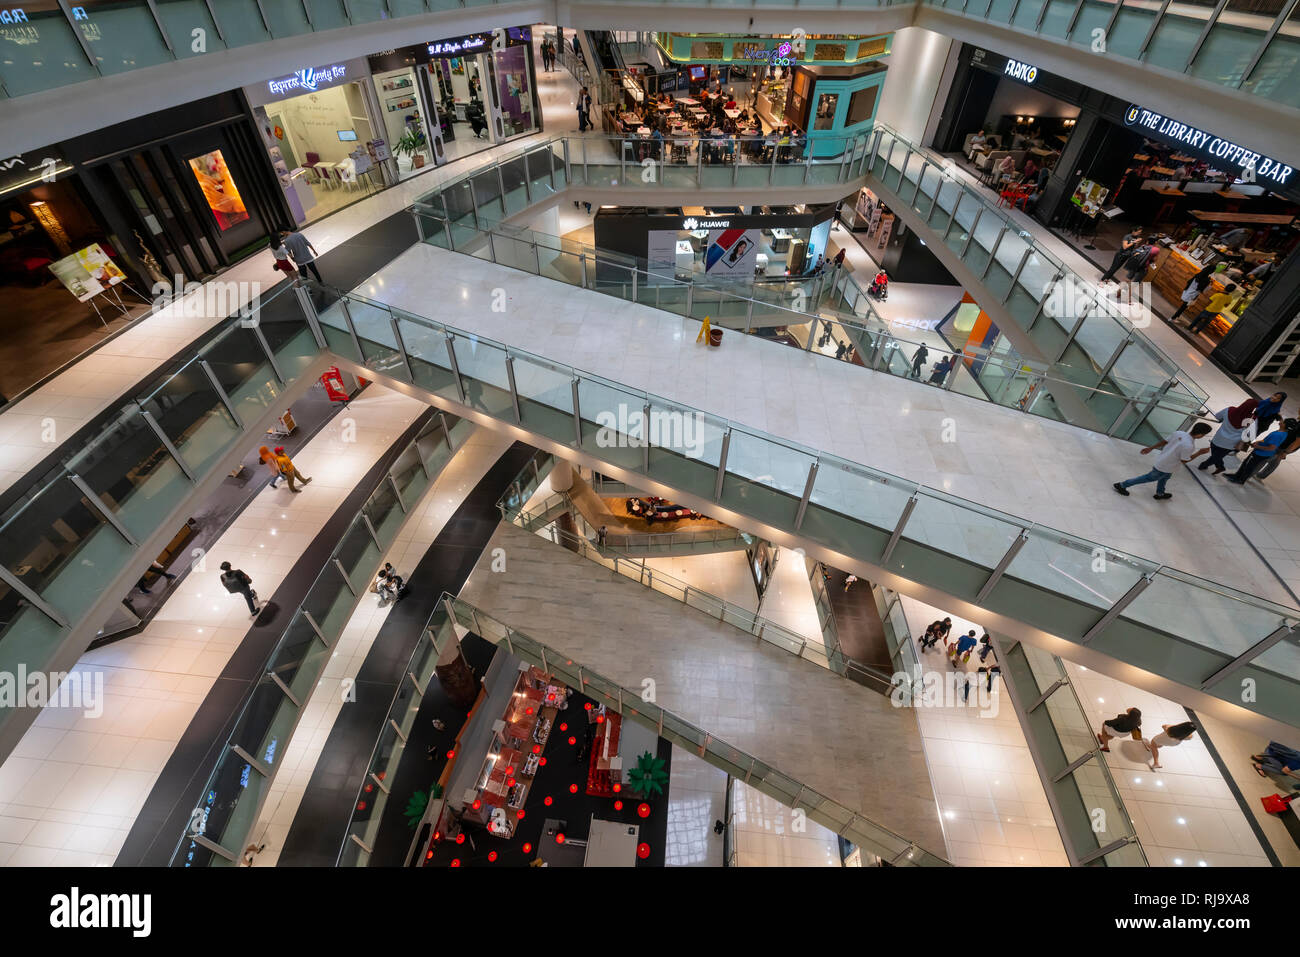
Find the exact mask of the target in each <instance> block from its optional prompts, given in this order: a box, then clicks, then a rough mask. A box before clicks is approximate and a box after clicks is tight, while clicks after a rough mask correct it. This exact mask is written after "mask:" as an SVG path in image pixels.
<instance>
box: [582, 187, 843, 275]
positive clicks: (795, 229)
mask: <svg viewBox="0 0 1300 957" xmlns="http://www.w3.org/2000/svg"><path fill="white" fill-rule="evenodd" d="M834 213H835V207H834V206H833V205H824V206H770V207H769V206H761V207H734V206H733V207H720V208H706V207H703V206H685V207H680V208H673V209H648V208H646V207H614V206H606V207H602V208H601V209H599V210H598V211H597V212H596V216H595V219H594V221H593V225H594V229H595V245H596V249H597V250H598V251H599V252H598V254H597V255H598V257H599V258H598V260H597V278H598V279H599V280H602V281H605V280H608V281H617V276H618V275H620V274H621V273H622V270H620V269H618V268H617V266H616V265H614V257H612V256H610V257H605V256H602V255H601V254H604V253H613V254H622V256H623V257H626V259H627V260H628V261H629V262H630V261H631V260H635V261H636V264H637V265H638V266H639V267H640V268H643V269H645V270H646V271H647V272H648V273H649V275H650V278H649V280H648V282H649V283H650V284H652V285H653V284H655V282H656V281H658V282H661V283H670V282H672V281H673V280H674V279H676V280H679V281H690V282H697V283H704V284H722V283H732V284H743V285H752V284H753V283H756V282H764V281H782V280H785V279H787V278H789V277H791V276H802V275H806V274H809V273H811V272H812V271H813V269H815V267H816V264H817V261H818V259H819V258H820V257H823V256H824V255H825V252H826V242H827V240H828V239H829V237H830V227H831V219H832V217H833V216H834ZM620 261H621V260H620Z"/></svg>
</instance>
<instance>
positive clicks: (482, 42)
mask: <svg viewBox="0 0 1300 957" xmlns="http://www.w3.org/2000/svg"><path fill="white" fill-rule="evenodd" d="M532 42H533V31H532V28H531V27H505V28H502V27H497V28H496V30H489V31H488V32H486V33H469V34H466V35H465V36H463V37H452V38H450V39H448V40H438V41H436V42H434V43H429V44H426V46H425V49H426V50H428V52H429V56H432V57H458V56H466V55H468V54H473V53H480V52H482V51H484V50H490V49H502V48H504V47H508V46H522V45H524V44H528V43H532Z"/></svg>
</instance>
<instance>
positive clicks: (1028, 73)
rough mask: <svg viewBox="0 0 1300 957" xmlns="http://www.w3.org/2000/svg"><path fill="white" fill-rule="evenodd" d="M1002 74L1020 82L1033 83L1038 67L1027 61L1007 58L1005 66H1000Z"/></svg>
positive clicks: (1036, 77) (1036, 76)
mask: <svg viewBox="0 0 1300 957" xmlns="http://www.w3.org/2000/svg"><path fill="white" fill-rule="evenodd" d="M1002 75H1003V76H1009V77H1011V79H1013V80H1019V81H1020V82H1021V83H1033V82H1034V81H1035V80H1037V79H1038V67H1036V66H1033V65H1031V64H1029V63H1021V62H1020V61H1019V60H1012V59H1008V60H1007V63H1006V66H1004V67H1003V68H1002Z"/></svg>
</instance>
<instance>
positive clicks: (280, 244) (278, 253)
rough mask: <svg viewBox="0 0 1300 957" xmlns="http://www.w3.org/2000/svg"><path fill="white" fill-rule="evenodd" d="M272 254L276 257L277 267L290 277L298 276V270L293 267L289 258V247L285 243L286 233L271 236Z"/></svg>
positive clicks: (295, 277)
mask: <svg viewBox="0 0 1300 957" xmlns="http://www.w3.org/2000/svg"><path fill="white" fill-rule="evenodd" d="M271 255H273V256H274V257H275V268H276V269H277V270H278V271H280V272H282V273H284V274H285V275H286V276H288V277H289V278H290V279H297V278H298V270H296V269H294V268H293V263H292V262H291V261H290V259H289V247H288V246H286V245H285V244H284V234H283V233H277V234H276V235H274V236H272V237H271Z"/></svg>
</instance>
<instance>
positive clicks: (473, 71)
mask: <svg viewBox="0 0 1300 957" xmlns="http://www.w3.org/2000/svg"><path fill="white" fill-rule="evenodd" d="M429 69H430V71H432V73H433V78H434V83H435V87H436V91H437V95H438V101H439V103H440V104H441V111H442V115H443V117H444V118H445V120H446V121H447V122H446V124H445V125H444V129H443V146H444V154H445V156H446V158H447V161H448V162H451V161H452V160H456V159H459V158H460V157H462V156H468V155H469V154H471V153H476V152H478V151H479V150H481V149H484V148H485V147H487V146H489V145H491V144H492V143H494V142H495V140H494V139H493V137H492V129H491V126H492V125H491V124H490V123H489V122H488V117H487V108H486V106H485V105H484V99H483V84H484V83H486V82H487V77H488V67H487V58H486V56H485V55H484V54H482V53H480V54H476V55H474V56H458V57H438V58H436V59H434V60H433V61H432V62H431V63H430V64H429Z"/></svg>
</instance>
